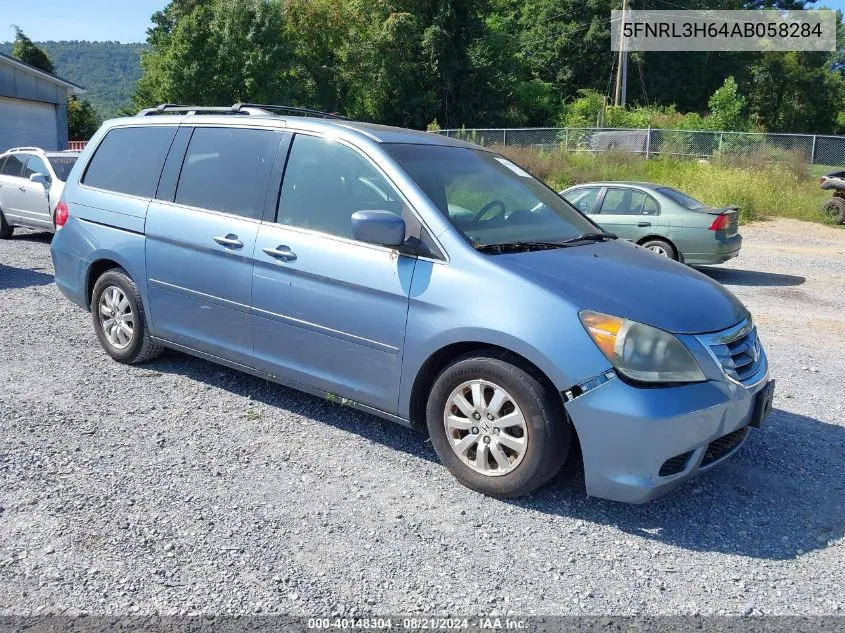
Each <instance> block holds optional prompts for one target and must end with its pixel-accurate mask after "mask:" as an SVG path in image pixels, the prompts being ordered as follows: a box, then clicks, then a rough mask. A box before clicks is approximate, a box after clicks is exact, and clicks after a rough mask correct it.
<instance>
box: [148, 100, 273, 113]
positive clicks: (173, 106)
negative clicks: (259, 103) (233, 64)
mask: <svg viewBox="0 0 845 633" xmlns="http://www.w3.org/2000/svg"><path fill="white" fill-rule="evenodd" d="M238 105H240V104H235V105H234V106H222V107H221V106H194V105H179V104H177V103H162V104H161V105H158V106H156V107H154V108H145V109H143V110H141V111H140V112H139V113H138V114H136V115H135V116H151V115H155V114H188V115H192V114H240V115H245V114H248V115H253V116H258V115H264V116H267V115H269V114H272V112H268V111H266V110H259V109H258V108H241V107H236V106H238Z"/></svg>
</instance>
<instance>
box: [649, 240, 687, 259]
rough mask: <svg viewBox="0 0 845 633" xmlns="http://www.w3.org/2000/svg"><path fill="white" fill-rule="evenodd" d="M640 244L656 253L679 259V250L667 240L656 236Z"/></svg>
mask: <svg viewBox="0 0 845 633" xmlns="http://www.w3.org/2000/svg"><path fill="white" fill-rule="evenodd" d="M640 246H642V247H643V248H647V249H648V250H650V251H651V252H652V253H654V254H656V255H662V256H663V257H668V258H669V259H674V260H675V261H678V251H676V250H675V247H674V246H672V245H671V244H670V243H669V242H667V241H666V240H661V239H657V238H654V239H650V240H646V241H645V242H642V243H641V244H640Z"/></svg>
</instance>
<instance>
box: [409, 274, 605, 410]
mask: <svg viewBox="0 0 845 633" xmlns="http://www.w3.org/2000/svg"><path fill="white" fill-rule="evenodd" d="M485 272H486V271H470V270H464V268H463V267H460V266H447V265H442V264H436V263H435V264H431V263H428V262H424V261H419V262H418V264H417V269H416V270H415V271H414V279H413V283H412V289H411V293H410V295H411V296H410V305H409V310H408V320H407V326H406V330H405V345H404V354H403V358H402V377H401V380H400V386H399V401H398V403H397V410H398V412H399V415H401V416H402V417H405V418H406V419H407V418H409V416H410V412H411V399H412V395H413V393H412V392H413V388H414V383H415V381H416V379H417V376H418V375H419V373H420V371H421V370H422V369H423V368H424V367H425V366H426V362H427V361H428V360H429V359H430V358H431V357H432V356H433V355H435V354H436V353H438V352H439V351H441V350H443V349H444V348H446V347H448V346H451V345H454V344H456V343H473V344H478V345H482V346H483V345H490V346H496V347H500V348H503V349H506V350H509V351H511V352H514V353H515V354H518V355H519V356H522V357H523V358H525V359H526V360H528V361H530V362H531V363H533V364H534V365H536V366H537V367H538V368H539V369H540V370H541V371H542V372H543V373H544V374H545V376H546V377H547V378H548V379H549V380H550V381H551V382H552V384H553V385H554V386H555V388H556V389H558V390H560V391H563V390H566V389H569V388H570V387H572V386H573V385H577V384H580V383H582V382H584V381H586V380H588V379H589V378H592V377H593V376H596V375H598V374H601V373H604V372H605V371H607V370H608V369H610V364H609V363H608V361H607V359H606V358H605V357H604V355H603V354H602V353H601V352H600V351H599V349H598V348H597V347H596V345H595V344H594V343H593V341H592V339H590V337H589V335H588V334H587V332H586V330H584V327H583V326H582V325H581V322H580V320H579V318H578V308H577V307H576V306H574V305H572V304H571V303H569V302H568V301H567V300H566V299H565V298H563V297H561V296H560V295H557V294H555V293H553V292H551V291H548V290H546V289H544V288H541V287H539V286H538V285H537V284H535V283H532V282H529V281H527V280H524V279H522V278H520V277H519V276H518V275H514V274H512V273H510V272H507V271H502V270H499V271H497V274H495V275H494V274H483V273H485ZM479 279H483V280H484V283H481V282H480V281H479ZM479 288H482V289H483V296H481V297H475V296H473V295H472V290H473V289H479ZM505 298H507V299H505Z"/></svg>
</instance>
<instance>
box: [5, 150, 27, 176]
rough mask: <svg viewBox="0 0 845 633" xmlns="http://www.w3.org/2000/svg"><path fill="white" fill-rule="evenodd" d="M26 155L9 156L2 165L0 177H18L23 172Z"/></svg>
mask: <svg viewBox="0 0 845 633" xmlns="http://www.w3.org/2000/svg"><path fill="white" fill-rule="evenodd" d="M26 156H27V155H26V154H10V155H9V156H8V158H6V162H5V163H3V170H2V171H0V175H3V176H20V175H21V173H22V172H23V161H24V160H25V159H26Z"/></svg>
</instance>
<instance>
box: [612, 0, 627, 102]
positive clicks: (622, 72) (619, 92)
mask: <svg viewBox="0 0 845 633" xmlns="http://www.w3.org/2000/svg"><path fill="white" fill-rule="evenodd" d="M627 9H628V0H622V19H621V20H620V21H619V60H618V61H617V63H616V92H615V94H614V97H613V105H617V106H618V105H622V106H624V105H625V98H626V97H627V96H628V95H627V92H628V90H627V88H628V85H627V84H628V51H627V50H625V49H626V46H625V30H624V28H623V27H624V25H625V11H626V10H627ZM623 85H624V88H623Z"/></svg>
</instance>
